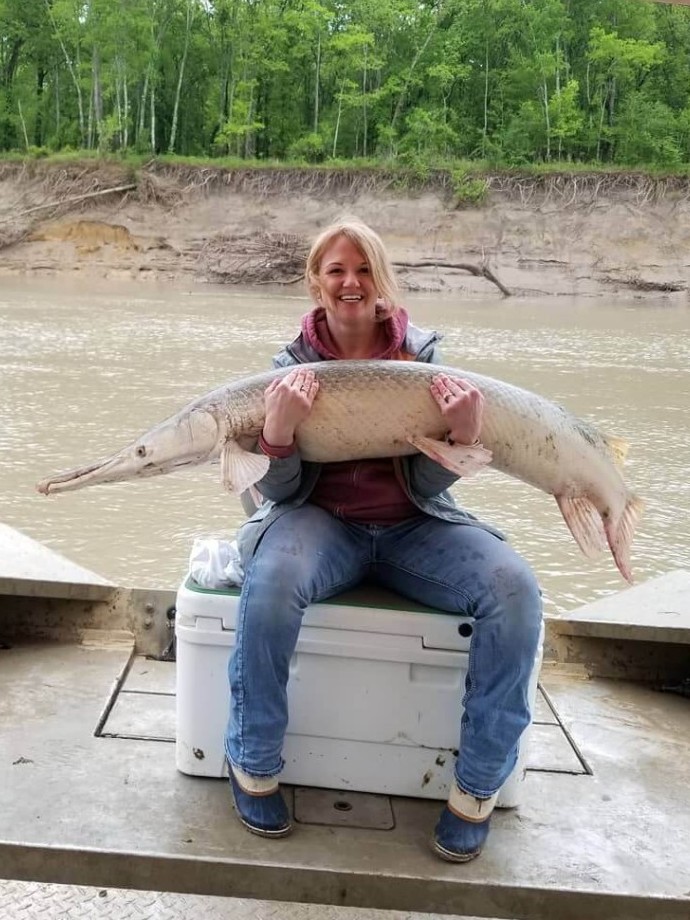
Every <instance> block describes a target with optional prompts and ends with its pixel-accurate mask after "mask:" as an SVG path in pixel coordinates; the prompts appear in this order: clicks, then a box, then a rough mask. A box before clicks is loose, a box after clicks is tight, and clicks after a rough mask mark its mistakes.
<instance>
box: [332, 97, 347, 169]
mask: <svg viewBox="0 0 690 920" xmlns="http://www.w3.org/2000/svg"><path fill="white" fill-rule="evenodd" d="M344 88H345V81H344V80H343V82H342V83H341V84H340V93H339V94H338V117H337V118H336V121H335V134H334V135H333V154H332V156H333V159H335V151H336V147H337V146H338V131H339V130H340V116H341V114H342V111H343V89H344Z"/></svg>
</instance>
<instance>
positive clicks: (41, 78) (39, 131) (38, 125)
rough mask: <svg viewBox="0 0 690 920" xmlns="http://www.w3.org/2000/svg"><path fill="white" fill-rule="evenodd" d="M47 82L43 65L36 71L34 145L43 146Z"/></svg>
mask: <svg viewBox="0 0 690 920" xmlns="http://www.w3.org/2000/svg"><path fill="white" fill-rule="evenodd" d="M45 82H46V72H45V68H44V67H43V64H39V65H38V67H37V69H36V121H35V122H34V144H36V146H37V147H42V146H43V90H44V87H45Z"/></svg>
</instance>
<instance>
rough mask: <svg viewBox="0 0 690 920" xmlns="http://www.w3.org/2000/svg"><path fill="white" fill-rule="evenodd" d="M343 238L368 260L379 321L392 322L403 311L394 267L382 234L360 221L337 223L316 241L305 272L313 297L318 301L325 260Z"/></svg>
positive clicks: (349, 219)
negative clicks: (333, 243) (375, 291)
mask: <svg viewBox="0 0 690 920" xmlns="http://www.w3.org/2000/svg"><path fill="white" fill-rule="evenodd" d="M341 236H344V237H345V238H346V239H348V240H349V241H350V242H351V243H352V244H353V245H355V246H356V247H357V249H359V251H360V252H361V253H362V255H363V256H364V258H365V259H366V261H367V265H368V266H369V271H370V272H371V277H372V279H373V281H374V284H375V286H376V290H377V291H378V295H379V303H378V304H377V306H376V318H377V319H378V320H385V319H388V317H389V316H392V315H393V314H394V313H395V312H396V310H397V309H398V307H399V303H398V296H399V290H398V283H397V281H396V280H395V272H394V270H393V265H392V264H391V260H390V258H389V256H388V253H387V252H386V247H385V246H384V245H383V240H382V239H381V237H380V236H379V235H378V233H376V232H375V231H374V230H372V229H371V227H369V226H367V224H365V223H364V222H363V221H361V220H358V219H357V218H356V217H346V218H342V219H341V220H339V221H336V222H335V223H333V224H331V225H330V226H329V227H326V229H325V230H323V231H322V232H321V233H320V234H319V235H318V236H317V238H316V239H315V240H314V243H313V244H312V247H311V250H310V252H309V255H308V256H307V266H306V271H305V280H306V282H307V288H308V289H309V293H310V294H311V296H312V298H313V299H314V300H318V295H319V294H320V292H321V287H320V284H319V280H318V277H319V272H320V270H321V260H322V259H323V255H324V253H325V251H326V249H327V248H328V247H329V246H330V245H331V243H332V242H334V241H335V240H336V239H338V237H341Z"/></svg>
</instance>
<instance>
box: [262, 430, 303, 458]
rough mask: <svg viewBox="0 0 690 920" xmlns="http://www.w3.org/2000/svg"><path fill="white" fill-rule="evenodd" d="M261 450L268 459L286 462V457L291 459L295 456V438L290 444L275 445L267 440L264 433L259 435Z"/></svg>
mask: <svg viewBox="0 0 690 920" xmlns="http://www.w3.org/2000/svg"><path fill="white" fill-rule="evenodd" d="M259 450H260V451H261V453H262V454H266V456H267V457H271V458H272V459H273V460H284V459H285V457H290V456H291V455H292V454H294V452H295V441H294V438H293V440H292V441H291V442H290V443H289V444H285V445H283V444H274V443H273V442H272V441H269V440H268V438H266V436H265V433H264V432H263V431H262V432H261V434H260V435H259Z"/></svg>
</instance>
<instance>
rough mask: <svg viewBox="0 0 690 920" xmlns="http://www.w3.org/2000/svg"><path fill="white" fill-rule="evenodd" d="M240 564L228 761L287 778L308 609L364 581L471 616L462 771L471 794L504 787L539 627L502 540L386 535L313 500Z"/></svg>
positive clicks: (530, 584) (416, 524)
mask: <svg viewBox="0 0 690 920" xmlns="http://www.w3.org/2000/svg"><path fill="white" fill-rule="evenodd" d="M243 563H244V568H245V573H246V574H245V581H244V585H243V588H242V595H241V598H240V606H239V612H238V621H237V633H236V637H237V642H236V647H235V650H234V653H233V655H232V657H231V660H230V666H229V678H230V688H231V707H230V719H229V723H228V729H227V734H226V739H225V748H226V753H227V756H228V759H229V760H230V761H231V763H233V764H235V766H237V767H239V768H240V769H241V770H243V771H244V772H245V773H248V774H250V775H253V776H274V775H276V774H278V773H279V772H280V770H281V769H282V766H283V761H282V757H281V752H282V748H283V740H284V737H285V731H286V728H287V723H288V702H287V682H288V674H289V664H290V659H291V657H292V654H293V652H294V650H295V646H296V644H297V638H298V634H299V630H300V625H301V623H302V614H303V612H304V609H305V607H306V606H307V605H308V604H311V603H313V602H316V601H321V600H324V599H326V598H328V597H331V596H332V595H334V594H338V593H339V592H341V591H343V590H345V589H347V588H351V587H353V586H355V585H357V584H358V583H360V582H361V581H362V580H363V579H368V580H373V581H375V582H378V583H379V584H381V585H384V586H385V587H387V588H390V589H392V590H394V591H396V592H398V593H399V594H401V595H404V596H405V597H408V598H411V599H413V600H415V601H418V602H420V603H423V604H426V605H428V606H430V607H434V608H437V609H438V610H440V611H446V612H449V613H455V614H458V613H460V614H466V615H469V616H472V617H474V620H475V626H474V632H473V636H472V640H471V645H470V651H469V668H468V673H467V679H466V687H465V689H466V692H465V695H464V698H463V700H462V704H463V706H464V712H463V715H462V724H461V723H460V718H458V736H459V747H458V752H459V753H458V758H457V761H456V766H455V773H456V777H457V781H458V784H459V785H460V787H461V788H462V789H464V790H465V791H466V792H470V793H472V794H473V795H476V796H479V797H485V796H490V795H493V793H494V792H496V791H497V790H498V789H500V787H501V786H502V785H503V783H504V782H505V780H506V779H507V778H508V776H509V775H510V773H511V772H512V770H513V767H514V765H515V762H516V759H517V753H518V742H519V739H520V735H521V734H522V732H523V731H524V729H525V728H526V727H527V725H528V724H529V722H530V717H531V714H530V711H529V704H528V685H529V680H530V675H531V673H532V670H533V666H534V657H535V654H536V650H537V645H538V641H539V634H540V628H541V595H540V591H539V588H538V585H537V583H536V580H535V578H534V576H533V574H532V572H531V570H530V568H529V566H528V565H527V564H526V563H525V562H524V561H523V560H522V559H521V558H520V556H518V555H517V554H516V553H515V551H514V550H513V549H511V547H510V546H509V545H508V544H507V543H506V542H505V541H503V540H501V539H499V538H498V537H496V536H494V535H493V534H491V533H489V532H487V531H485V530H483V529H482V528H480V527H474V526H472V525H464V524H454V523H449V522H447V521H442V520H439V519H437V518H434V517H431V516H429V515H425V514H419V515H417V516H415V517H414V518H411V519H410V520H406V521H403V522H402V523H400V524H394V525H392V526H388V527H383V526H378V525H367V524H355V523H351V522H346V521H342V520H339V519H338V518H335V517H333V516H332V515H331V514H330V513H328V512H326V511H324V510H322V509H321V508H318V507H316V506H315V505H309V504H306V505H303V506H302V507H300V508H297V509H294V510H292V511H290V512H288V513H286V514H284V515H283V516H282V517H280V518H278V519H277V520H276V521H275V522H274V523H273V524H272V525H271V526H270V527H269V529H268V530H267V531H266V533H265V534H264V535H263V538H262V540H261V542H260V543H259V545H258V547H257V549H256V552H255V554H254V556H253V558H252V559H248V560H247V559H245V560H243ZM343 705H347V704H346V703H343ZM459 714H460V700H458V717H459Z"/></svg>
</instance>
